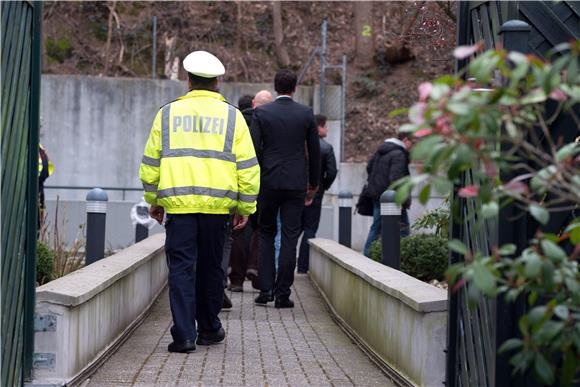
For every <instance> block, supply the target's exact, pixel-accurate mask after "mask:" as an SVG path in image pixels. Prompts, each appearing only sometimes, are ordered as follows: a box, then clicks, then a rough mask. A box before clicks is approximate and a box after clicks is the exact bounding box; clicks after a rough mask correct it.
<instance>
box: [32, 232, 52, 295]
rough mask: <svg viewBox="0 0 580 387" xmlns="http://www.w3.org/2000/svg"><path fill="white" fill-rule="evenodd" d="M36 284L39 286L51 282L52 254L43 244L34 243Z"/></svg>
mask: <svg viewBox="0 0 580 387" xmlns="http://www.w3.org/2000/svg"><path fill="white" fill-rule="evenodd" d="M36 257H37V260H36V282H38V283H39V284H40V285H42V284H45V283H47V282H49V281H51V280H52V263H53V261H54V253H53V252H52V250H51V249H50V248H49V247H48V246H47V245H45V244H44V243H42V242H40V241H38V242H36Z"/></svg>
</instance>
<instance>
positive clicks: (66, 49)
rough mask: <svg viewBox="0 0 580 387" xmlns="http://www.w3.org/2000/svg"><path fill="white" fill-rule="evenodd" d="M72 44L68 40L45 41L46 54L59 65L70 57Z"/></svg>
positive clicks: (49, 39)
mask: <svg viewBox="0 0 580 387" xmlns="http://www.w3.org/2000/svg"><path fill="white" fill-rule="evenodd" d="M72 51H73V48H72V44H71V42H70V41H69V40H68V39H64V38H63V39H52V38H48V39H46V54H47V55H48V57H49V58H50V59H52V60H54V61H57V62H59V63H62V62H64V61H65V60H66V59H68V58H70V57H71V55H72Z"/></svg>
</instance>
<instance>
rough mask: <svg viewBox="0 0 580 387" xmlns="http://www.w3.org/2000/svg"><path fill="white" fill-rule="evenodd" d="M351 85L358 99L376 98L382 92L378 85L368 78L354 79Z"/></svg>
mask: <svg viewBox="0 0 580 387" xmlns="http://www.w3.org/2000/svg"><path fill="white" fill-rule="evenodd" d="M353 84H354V89H355V93H356V96H357V97H359V98H371V97H376V96H378V95H379V94H381V91H382V88H381V85H380V83H379V82H377V81H375V80H373V79H372V78H371V77H369V76H364V75H363V76H359V77H356V78H355V80H354V82H353Z"/></svg>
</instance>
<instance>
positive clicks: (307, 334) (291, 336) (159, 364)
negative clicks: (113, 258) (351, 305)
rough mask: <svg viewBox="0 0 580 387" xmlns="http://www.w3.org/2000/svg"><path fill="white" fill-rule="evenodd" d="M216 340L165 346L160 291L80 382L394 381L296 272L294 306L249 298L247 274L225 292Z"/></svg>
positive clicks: (165, 304)
mask: <svg viewBox="0 0 580 387" xmlns="http://www.w3.org/2000/svg"><path fill="white" fill-rule="evenodd" d="M228 294H229V295H230V296H231V298H232V302H233V304H234V307H233V309H232V310H230V311H224V312H222V313H221V315H220V318H221V319H222V323H223V325H224V328H225V330H226V333H227V337H226V340H225V341H224V343H222V344H218V345H215V346H211V347H203V346H198V347H197V350H196V351H195V352H194V353H190V354H176V353H169V352H167V345H168V344H169V343H170V342H171V341H172V340H171V334H170V333H169V328H170V327H171V313H170V311H169V299H168V295H167V291H165V292H164V293H163V294H162V295H161V297H160V299H159V300H158V302H157V303H156V304H155V305H154V307H153V309H152V312H151V314H150V315H149V316H148V317H147V319H146V320H145V321H144V323H143V324H142V325H141V326H140V327H139V328H138V329H137V330H136V331H135V332H134V333H133V334H132V335H131V337H130V338H129V339H128V340H127V341H126V342H125V343H124V344H123V346H122V347H121V348H120V349H119V350H118V351H117V352H116V353H115V354H114V355H113V356H112V357H111V358H109V360H108V361H107V362H106V363H105V364H104V365H103V366H102V367H101V368H100V369H99V370H98V371H97V372H96V373H95V374H94V375H93V376H92V377H91V378H90V379H89V380H87V381H86V382H85V383H84V384H83V386H85V387H88V386H90V387H93V386H103V387H104V386H111V387H112V386H115V387H123V386H353V385H354V386H385V387H391V386H394V384H393V383H392V382H391V380H390V379H389V378H387V377H386V376H385V375H384V374H383V373H382V372H381V371H380V370H379V369H378V368H377V367H376V365H375V364H374V363H372V362H371V361H370V360H369V358H368V357H366V355H365V354H364V353H363V352H362V351H361V350H360V349H359V348H358V347H357V346H356V344H354V343H353V342H351V341H350V339H349V338H348V337H347V336H346V335H345V334H344V332H342V330H341V329H340V328H339V327H338V326H337V325H336V324H335V323H334V321H333V320H332V319H331V317H330V315H329V313H328V311H327V309H326V306H325V305H324V302H323V300H322V299H321V297H320V295H319V294H318V292H317V291H316V290H315V289H314V288H313V287H312V284H311V283H310V281H309V279H308V277H305V276H297V277H296V280H295V286H294V288H293V293H292V298H293V299H294V301H295V303H296V306H295V308H294V309H275V308H274V306H273V303H270V304H269V306H268V307H263V306H255V305H254V302H253V300H254V297H255V296H256V295H257V293H255V292H254V291H253V290H252V289H251V287H250V286H249V282H246V284H245V288H244V292H243V293H228Z"/></svg>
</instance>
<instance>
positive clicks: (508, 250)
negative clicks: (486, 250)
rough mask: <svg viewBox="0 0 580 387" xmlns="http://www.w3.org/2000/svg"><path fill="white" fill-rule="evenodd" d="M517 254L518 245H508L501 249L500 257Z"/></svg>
mask: <svg viewBox="0 0 580 387" xmlns="http://www.w3.org/2000/svg"><path fill="white" fill-rule="evenodd" d="M515 252H516V245H514V244H513V243H508V244H505V245H503V246H501V247H500V248H499V254H500V255H502V256H503V255H513V254H515Z"/></svg>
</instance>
